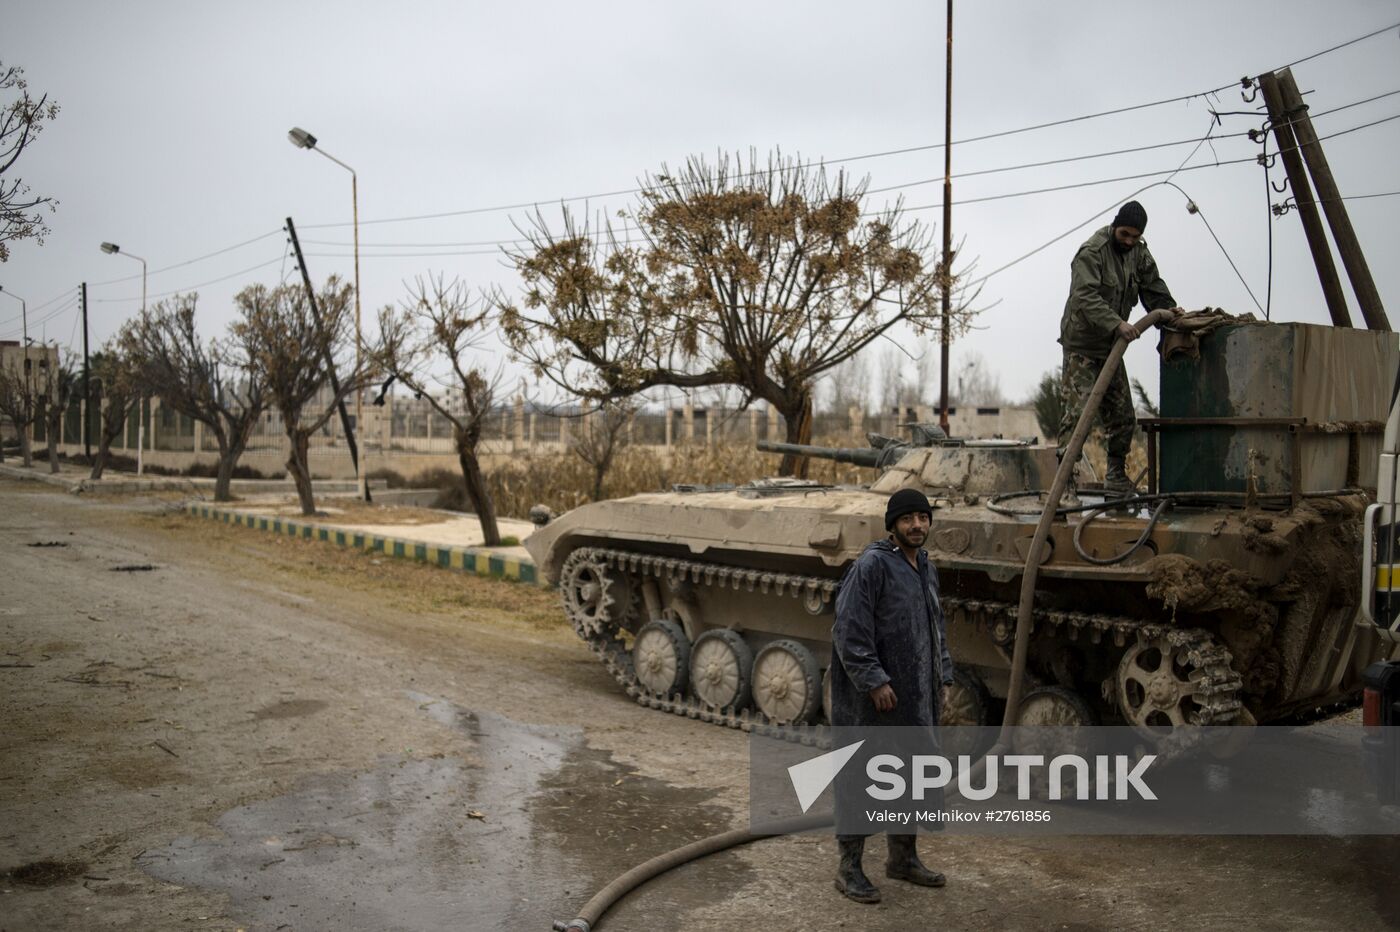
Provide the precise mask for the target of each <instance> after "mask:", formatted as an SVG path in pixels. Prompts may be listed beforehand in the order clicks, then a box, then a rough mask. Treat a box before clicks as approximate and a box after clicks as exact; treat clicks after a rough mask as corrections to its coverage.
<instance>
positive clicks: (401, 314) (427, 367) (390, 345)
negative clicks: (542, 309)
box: [379, 275, 501, 547]
mask: <svg viewBox="0 0 1400 932" xmlns="http://www.w3.org/2000/svg"><path fill="white" fill-rule="evenodd" d="M491 307H492V306H491V302H490V301H489V300H488V299H487V298H486V297H485V296H479V297H476V298H473V297H472V296H471V292H470V290H469V289H468V288H467V286H466V285H465V284H463V283H462V282H460V281H458V280H456V279H454V280H453V281H451V282H446V281H444V279H443V276H441V275H438V276H436V277H433V276H431V275H430V276H428V277H427V278H426V279H424V278H419V279H417V280H416V281H415V283H414V285H413V287H412V288H411V289H410V290H409V296H408V298H407V299H406V300H404V301H403V302H401V304H400V307H399V308H398V309H395V308H393V307H392V306H389V307H384V308H382V309H381V310H380V312H379V333H380V340H381V341H382V343H381V347H382V350H381V351H382V363H383V366H384V368H386V369H387V370H388V371H389V372H390V373H391V374H392V375H393V376H394V377H395V378H397V379H398V380H399V381H400V382H402V383H403V384H404V387H405V388H408V389H410V390H411V391H413V392H415V393H416V394H418V395H420V396H422V397H423V398H425V399H427V401H428V404H430V405H431V406H432V408H433V410H434V411H436V412H437V413H438V414H440V415H442V416H443V417H444V418H446V419H447V421H448V423H450V424H451V425H452V442H453V448H454V449H455V450H456V452H457V465H458V467H459V468H460V469H461V470H462V481H463V483H464V484H465V485H466V490H467V498H468V500H469V501H470V502H471V503H472V509H473V510H474V511H475V512H476V516H477V520H478V521H480V522H481V534H482V540H483V543H485V544H486V546H488V547H494V546H497V545H499V544H500V542H501V532H500V528H499V527H498V526H497V522H496V507H495V503H494V502H492V500H491V492H490V490H489V489H488V488H487V486H486V478H485V476H484V475H483V474H482V470H481V461H480V459H479V458H478V456H477V448H478V446H479V445H480V444H481V437H482V432H483V429H484V427H485V425H486V416H487V415H488V414H489V413H490V412H491V405H492V403H493V402H494V401H495V398H496V394H497V388H498V385H499V379H496V378H491V377H489V376H488V375H487V373H486V371H485V370H484V369H483V368H481V367H480V365H479V364H478V361H477V355H478V352H479V350H480V345H481V340H482V338H483V336H484V334H485V325H486V321H487V318H488V315H489V314H490V312H491ZM442 368H446V370H447V374H446V375H445V376H439V377H435V376H433V375H432V374H431V373H432V372H433V371H434V370H435V369H442ZM435 388H436V389H446V392H445V393H442V392H438V393H435V392H434V389H435ZM459 400H460V404H458V403H457V402H458V401H459Z"/></svg>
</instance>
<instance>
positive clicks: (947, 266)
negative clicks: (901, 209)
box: [938, 0, 953, 434]
mask: <svg viewBox="0 0 1400 932" xmlns="http://www.w3.org/2000/svg"><path fill="white" fill-rule="evenodd" d="M945 57H946V61H947V66H946V67H947V74H946V76H945V80H944V88H945V92H944V93H945V96H944V102H943V274H942V279H943V281H942V286H943V326H942V328H941V330H942V334H941V336H942V338H943V344H942V347H941V352H940V356H939V374H938V383H939V394H938V426H939V427H941V428H943V433H945V434H946V433H948V344H949V341H950V340H951V339H952V337H951V335H950V334H949V330H950V329H951V328H952V319H953V315H952V309H951V302H952V289H953V0H948V52H947V55H946V56H945Z"/></svg>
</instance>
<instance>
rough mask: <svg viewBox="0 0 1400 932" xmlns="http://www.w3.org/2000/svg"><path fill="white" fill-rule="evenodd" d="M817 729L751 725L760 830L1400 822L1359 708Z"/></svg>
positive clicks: (1222, 829) (1311, 827) (1370, 828)
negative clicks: (1152, 719) (1325, 712)
mask: <svg viewBox="0 0 1400 932" xmlns="http://www.w3.org/2000/svg"><path fill="white" fill-rule="evenodd" d="M813 737H814V738H815V739H818V740H820V739H822V738H826V739H828V740H827V741H825V742H821V743H818V740H814V741H813V742H812V743H811V744H803V743H798V742H794V741H788V740H782V739H780V738H778V737H774V736H765V735H763V734H760V733H759V729H755V731H754V733H753V734H752V735H751V736H750V754H749V806H750V817H749V822H750V826H751V828H752V829H753V831H755V832H759V833H765V834H772V833H774V832H786V831H834V832H835V833H836V834H845V835H852V834H871V833H875V832H884V831H890V830H892V829H895V828H900V829H908V830H910V831H920V830H922V831H943V832H952V833H966V834H976V835H996V834H1005V835H1015V834H1025V833H1028V832H1032V833H1040V832H1051V833H1057V834H1081V835H1082V834H1090V835H1095V834H1106V835H1143V834H1172V835H1179V834H1237V835H1238V834H1243V835H1278V834H1297V835H1317V834H1320V835H1371V834H1386V835H1394V834H1400V822H1397V820H1396V819H1395V818H1393V817H1392V816H1390V815H1388V814H1387V813H1386V812H1385V811H1383V810H1382V808H1381V806H1380V802H1381V801H1380V799H1379V798H1378V795H1377V789H1376V786H1377V783H1376V780H1375V774H1374V773H1372V771H1373V770H1375V769H1376V767H1375V766H1371V767H1370V769H1368V766H1367V765H1368V762H1369V763H1370V764H1372V765H1375V764H1376V762H1375V761H1374V760H1373V759H1372V758H1374V757H1375V755H1371V757H1368V756H1367V747H1366V746H1363V741H1362V739H1363V738H1367V739H1368V740H1370V737H1368V734H1367V731H1366V730H1365V729H1363V728H1361V727H1360V726H1357V725H1355V724H1349V723H1346V722H1327V723H1314V724H1309V725H1305V726H1303V725H1298V726H1259V727H1255V728H1239V727H1226V726H1211V727H1188V728H1177V729H1174V730H1173V731H1172V732H1171V733H1170V734H1169V735H1158V734H1157V733H1155V732H1154V733H1152V734H1144V733H1143V732H1141V731H1139V730H1138V729H1134V728H1132V727H1130V726H1094V727H1078V728H1065V727H1058V726H1015V727H1014V728H1012V729H1010V733H1009V734H1003V733H1002V730H1001V729H999V728H992V727H946V728H936V729H931V728H927V727H914V726H908V727H906V726H887V727H880V726H872V727H845V726H837V727H833V728H830V729H829V730H826V731H824V732H823V733H819V734H817V735H814V736H813ZM823 745H824V746H823ZM1395 759H1396V761H1397V762H1400V755H1396V758H1395ZM1389 760H1390V758H1389V757H1387V758H1385V761H1389ZM1382 763H1384V762H1382ZM1385 766H1392V767H1393V766H1395V764H1386V765H1385ZM1388 772H1389V771H1386V773H1388ZM1382 775H1384V774H1382ZM789 826H791V827H789Z"/></svg>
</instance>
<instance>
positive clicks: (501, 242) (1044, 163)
mask: <svg viewBox="0 0 1400 932" xmlns="http://www.w3.org/2000/svg"><path fill="white" fill-rule="evenodd" d="M1397 94H1400V89H1397V90H1392V91H1387V92H1386V93H1384V94H1377V95H1375V96H1374V97H1368V98H1366V99H1364V100H1358V101H1353V102H1352V103H1349V104H1344V105H1342V106H1339V107H1333V108H1331V109H1329V110H1323V111H1321V112H1319V113H1316V114H1314V115H1313V119H1319V118H1321V117H1324V116H1327V115H1329V114H1334V113H1339V112H1341V111H1343V110H1348V109H1351V108H1352V107H1357V106H1361V105H1362V104H1368V103H1373V102H1375V101H1377V100H1382V99H1385V98H1387V97H1393V96H1395V95H1397ZM1260 115H1261V116H1262V114H1260ZM1370 125H1374V124H1365V126H1370ZM1359 128H1364V126H1363V127H1354V128H1353V129H1359ZM1350 131H1351V130H1348V132H1350ZM1249 135H1250V131H1247V130H1246V131H1242V132H1238V133H1225V134H1222V135H1219V136H1208V137H1207V138H1206V139H1198V138H1196V137H1192V138H1190V139H1179V140H1173V141H1171V142H1160V143H1152V144H1149V145H1142V146H1132V147H1129V148H1124V149H1111V150H1107V151H1103V152H1092V153H1087V154H1083V155H1073V156H1065V157H1064V158H1058V159H1045V160H1041V161H1037V162H1022V163H1020V164H1016V165H1004V166H999V167H996V168H986V169H978V170H975V171H968V172H961V173H958V174H955V175H953V178H955V179H965V178H973V177H979V176H982V175H994V174H1001V173H1005V172H1011V171H1021V170H1025V169H1031V168H1045V167H1048V166H1052V165H1066V164H1071V163H1074V162H1081V161H1090V160H1094V159H1100V158H1107V157H1112V156H1118V155H1128V154H1133V153H1138V152H1148V151H1152V150H1156V149H1167V148H1174V147H1176V146H1184V145H1191V144H1193V143H1194V144H1195V145H1196V147H1197V148H1198V149H1199V147H1200V146H1201V145H1202V144H1203V143H1204V142H1207V141H1210V142H1214V141H1217V140H1225V139H1238V138H1241V137H1245V136H1249ZM1194 154H1195V153H1194V152H1193V153H1192V155H1194ZM1188 161H1189V157H1188ZM1150 174H1156V173H1150ZM1128 177H1129V178H1132V177H1136V176H1128ZM1108 180H1110V181H1111V180H1123V179H1108ZM942 181H943V178H942V177H941V176H940V177H937V178H925V179H920V180H918V181H909V182H904V183H902V184H895V185H887V186H884V187H880V188H871V189H869V190H868V191H866V192H865V193H866V194H867V195H869V194H884V193H888V192H890V191H898V190H903V189H906V188H912V187H917V186H920V185H926V184H933V183H942ZM637 190H641V189H637ZM958 203H959V204H968V203H976V201H974V200H965V201H958ZM938 206H940V207H941V206H942V205H941V204H940V205H938ZM911 209H912V208H911ZM303 242H305V243H306V244H307V245H314V246H350V245H351V243H349V242H346V241H338V240H304V241H303ZM529 242H531V240H530V239H529V238H515V239H495V240H467V241H436V242H413V243H385V242H380V243H365V242H362V243H361V244H360V246H361V248H371V249H413V248H418V249H437V248H449V247H458V246H463V247H472V246H511V245H519V244H523V243H529ZM495 252H496V250H483V251H477V252H450V253H447V252H445V253H414V254H405V255H490V254H493V253H495ZM320 255H321V256H322V257H326V256H332V255H335V254H329V253H322V254H320ZM337 257H338V256H337Z"/></svg>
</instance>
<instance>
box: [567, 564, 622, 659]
mask: <svg viewBox="0 0 1400 932" xmlns="http://www.w3.org/2000/svg"><path fill="white" fill-rule="evenodd" d="M559 590H560V593H561V594H562V595H563V599H564V613H565V614H566V615H568V618H569V623H570V624H572V625H573V626H574V630H575V631H577V632H578V635H579V637H581V638H583V639H584V640H586V641H592V640H594V639H597V638H600V637H605V636H608V635H613V634H615V633H616V632H617V631H618V629H619V628H620V627H621V626H622V625H623V624H624V622H625V621H626V620H627V617H628V615H629V614H630V613H631V612H633V611H634V610H635V608H636V601H637V600H636V599H634V595H635V594H634V593H633V592H632V585H631V582H630V581H629V580H628V578H627V576H626V574H625V573H622V572H619V571H617V570H615V569H612V568H610V567H609V566H608V565H607V563H606V561H604V560H601V559H598V558H597V557H596V556H594V555H593V553H591V552H590V551H589V550H588V549H586V548H585V549H580V550H576V551H574V552H573V553H572V554H570V555H569V558H568V559H567V560H565V561H564V565H563V567H562V568H561V569H560V572H559Z"/></svg>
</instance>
